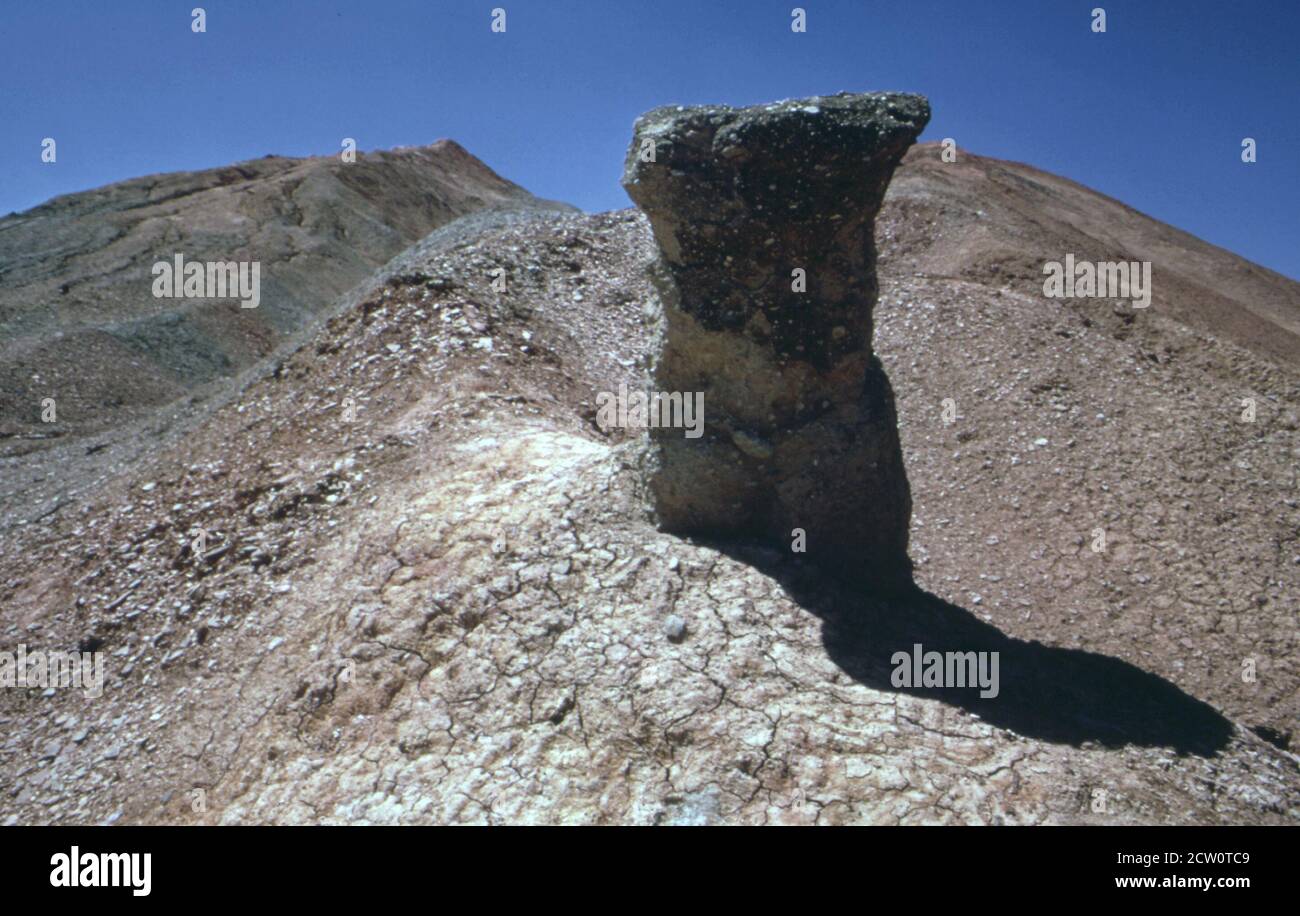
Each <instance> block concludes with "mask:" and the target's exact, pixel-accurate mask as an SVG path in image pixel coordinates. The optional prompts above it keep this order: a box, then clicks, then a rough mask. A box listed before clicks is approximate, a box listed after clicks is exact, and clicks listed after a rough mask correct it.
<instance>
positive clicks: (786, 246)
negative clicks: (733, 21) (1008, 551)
mask: <svg viewBox="0 0 1300 916" xmlns="http://www.w3.org/2000/svg"><path fill="white" fill-rule="evenodd" d="M929 115H930V111H929V105H928V103H927V102H926V100H925V99H924V98H922V97H920V96H915V95H898V94H890V93H872V94H865V95H850V94H840V95H834V96H824V97H815V98H809V99H801V100H798V101H789V102H781V103H777V104H773V105H762V106H756V107H752V108H743V109H734V108H728V107H712V106H710V107H699V108H659V109H656V110H654V111H651V112H649V113H648V114H646V115H644V116H642V117H641V118H640V119H639V120H638V121H637V123H636V127H635V131H634V136H633V141H632V146H631V149H630V150H629V153H628V158H627V163H626V167H625V171H624V177H623V185H624V187H625V188H626V190H627V192H628V194H629V196H631V198H632V199H633V201H635V202H636V204H637V205H638V206H639V207H640V208H641V209H642V210H644V211H645V213H646V215H647V216H648V217H649V218H650V221H651V224H652V226H653V229H654V234H655V239H656V240H657V242H658V243H659V247H660V249H661V252H662V255H663V257H662V261H661V263H660V264H659V265H657V266H656V268H655V273H656V278H655V279H656V286H657V287H658V289H659V292H660V295H661V297H662V299H663V307H664V314H665V328H664V336H663V340H662V345H661V348H660V350H659V353H658V357H657V359H656V362H655V366H654V381H655V386H656V389H657V390H659V391H667V392H678V391H680V392H685V393H691V392H702V393H703V395H704V424H703V434H702V435H698V436H697V437H695V438H689V437H687V436H686V435H685V431H684V430H682V429H675V428H657V429H654V430H653V431H652V433H651V436H652V441H653V444H654V461H653V465H652V469H651V476H650V489H651V492H652V493H653V497H654V502H655V509H656V513H657V515H658V519H659V523H660V525H661V527H663V528H664V529H665V530H668V531H673V532H677V533H682V534H698V535H706V536H721V537H740V538H752V539H758V540H761V541H767V542H772V543H776V544H780V545H784V546H785V547H787V548H793V549H795V550H798V549H799V548H800V547H801V546H806V551H807V555H808V557H809V559H811V560H813V561H814V562H816V563H818V564H823V565H825V566H826V568H828V569H833V570H836V571H838V572H842V573H845V574H849V575H852V576H854V577H862V578H865V579H869V580H872V581H876V582H880V583H887V582H896V581H899V580H904V581H905V580H907V579H908V578H909V576H910V564H909V561H908V559H907V533H908V523H909V517H910V514H911V497H910V495H909V492H908V485H907V477H906V475H905V473H904V470H903V462H902V454H901V451H900V448H899V441H898V431H897V420H896V416H895V410H894V396H893V391H892V390H891V389H890V386H889V380H888V378H887V377H886V376H885V373H884V370H883V369H882V368H881V366H880V363H879V361H878V360H877V359H876V357H875V355H874V354H873V353H872V350H871V335H872V320H871V312H872V308H873V307H874V305H875V302H876V295H877V282H876V269H875V260H876V254H875V243H874V239H873V227H874V221H875V216H876V213H877V212H878V211H879V209H880V205H881V203H882V201H883V199H884V194H885V188H886V187H887V186H888V184H889V179H890V176H891V175H892V174H893V171H894V167H895V166H896V165H897V164H898V161H899V159H900V158H901V157H902V155H903V153H904V152H905V151H906V150H907V148H908V147H909V146H910V145H911V144H912V143H913V142H914V141H915V139H916V137H917V135H918V134H919V133H920V132H921V130H922V129H923V128H924V127H925V124H926V122H927V121H928V120H929ZM800 532H802V537H801V536H800Z"/></svg>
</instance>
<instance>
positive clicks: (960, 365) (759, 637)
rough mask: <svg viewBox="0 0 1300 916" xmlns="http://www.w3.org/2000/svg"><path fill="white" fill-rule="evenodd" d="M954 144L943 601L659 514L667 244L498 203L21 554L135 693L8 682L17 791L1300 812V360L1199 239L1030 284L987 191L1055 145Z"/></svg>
mask: <svg viewBox="0 0 1300 916" xmlns="http://www.w3.org/2000/svg"><path fill="white" fill-rule="evenodd" d="M934 155H935V153H934V150H933V148H930V147H922V148H919V149H917V150H914V151H913V152H912V153H911V154H910V155H909V157H908V159H907V160H906V161H905V163H904V165H903V166H902V167H901V168H900V170H899V172H898V173H897V176H896V178H895V181H894V185H893V187H892V189H891V192H890V195H889V197H888V198H887V202H886V205H885V209H884V211H883V212H882V215H881V218H880V221H879V224H878V227H877V235H878V238H879V241H880V246H881V280H882V294H881V301H880V304H879V306H878V307H877V311H876V319H877V328H876V349H877V351H878V352H879V353H880V354H881V358H882V360H883V361H884V362H885V364H886V368H887V369H888V371H889V373H890V376H891V378H892V381H893V386H894V389H895V391H896V392H897V396H898V410H899V417H900V432H901V436H902V443H903V449H904V456H905V459H906V467H907V472H908V475H909V479H910V483H911V488H912V495H913V502H914V516H913V527H912V536H911V553H912V557H913V559H914V560H915V562H916V564H917V569H916V578H917V583H918V585H919V586H920V588H919V590H918V591H917V592H916V593H915V594H912V595H910V596H906V597H901V598H891V599H888V600H885V599H881V598H877V597H874V596H872V595H869V594H860V593H855V592H853V591H851V590H847V589H845V588H842V587H833V586H831V585H830V584H828V583H826V582H823V581H820V580H819V578H818V577H817V576H816V575H815V574H814V573H813V572H812V571H810V570H809V569H807V568H803V567H801V566H800V565H799V564H798V563H797V562H796V561H795V559H794V558H792V557H789V556H786V555H784V554H779V553H776V554H774V553H772V552H768V551H756V550H746V549H744V548H742V547H739V546H736V545H725V544H705V543H692V542H690V541H687V540H683V539H680V538H676V537H672V536H669V535H666V534H663V533H660V532H658V531H656V530H655V528H654V527H653V526H652V525H651V524H650V522H649V518H648V516H647V514H646V511H645V498H644V496H645V494H644V493H643V492H641V486H642V484H641V481H642V469H641V466H640V465H641V462H642V460H643V457H644V451H643V446H642V444H641V441H640V438H639V437H638V436H634V435H627V434H625V433H623V432H614V433H612V434H608V435H607V434H605V433H602V432H601V431H600V430H599V429H598V428H597V427H596V425H595V422H594V418H595V408H594V404H595V399H596V395H597V393H599V392H601V391H609V390H613V389H616V388H617V386H618V385H619V383H620V382H627V383H628V384H636V383H638V381H639V379H640V378H641V377H642V374H643V373H644V371H645V364H646V360H647V358H648V356H649V348H650V346H651V338H652V333H653V330H654V328H655V326H656V323H657V321H658V314H657V306H656V298H655V294H654V292H653V290H652V289H651V288H650V286H649V284H648V282H647V279H646V274H645V267H646V265H647V263H648V261H649V259H650V258H652V257H653V254H654V249H653V245H652V242H651V239H650V235H649V231H648V228H647V226H646V225H645V223H644V221H643V220H642V218H641V217H640V216H639V215H638V214H636V213H634V212H631V211H627V212H622V213H614V214H604V215H599V216H579V215H563V214H549V215H548V214H540V213H534V214H532V215H529V216H519V217H518V218H505V217H501V218H491V219H487V218H485V219H475V218H471V219H470V220H469V221H467V223H466V224H464V226H463V227H462V228H461V229H459V230H457V229H455V227H448V230H451V231H448V230H444V231H442V232H440V233H435V235H434V236H431V237H430V239H429V240H427V241H426V242H425V243H423V244H422V245H420V246H418V248H417V249H416V250H415V251H413V252H411V253H410V254H408V255H407V256H404V257H403V258H402V259H400V260H399V262H397V263H395V265H394V267H393V270H392V271H391V272H392V273H393V276H392V277H391V279H390V280H389V281H388V282H386V283H383V284H380V285H377V286H376V287H375V288H374V289H373V290H372V291H370V292H369V293H368V294H365V295H362V296H359V297H358V298H357V300H356V301H355V302H353V303H351V304H349V305H347V307H345V308H343V309H342V310H341V311H339V313H338V314H337V315H335V317H333V318H332V319H330V320H329V321H328V323H327V324H326V325H325V326H323V327H322V328H320V329H319V331H317V332H316V333H315V334H314V336H312V337H311V339H310V340H309V341H307V342H306V343H305V344H304V345H303V346H301V347H300V348H298V349H296V350H294V351H292V352H291V353H287V354H285V355H284V356H283V357H280V358H277V360H276V361H275V363H274V364H273V365H272V366H270V367H268V370H267V371H266V372H265V373H263V374H260V375H259V376H257V377H253V378H250V379H249V380H248V381H247V382H246V383H245V384H244V385H243V387H241V388H240V389H239V390H237V391H235V392H233V393H232V394H231V399H230V402H229V403H228V404H225V405H224V406H220V407H217V408H216V409H214V410H213V412H212V413H211V415H210V416H208V417H207V418H206V419H204V421H203V422H202V423H199V424H198V425H196V426H195V427H194V428H193V429H192V430H191V431H190V432H189V433H188V434H187V435H186V436H184V437H176V436H171V437H170V438H168V437H167V436H166V435H164V436H163V438H162V440H161V441H162V443H163V444H162V445H160V446H159V447H158V448H157V449H156V450H155V451H153V452H152V453H150V454H148V455H147V456H145V457H144V458H142V459H141V460H139V461H135V462H132V463H131V464H130V465H129V466H126V467H123V468H121V469H120V471H117V472H115V473H113V474H112V475H110V477H109V478H108V479H106V480H105V481H104V482H103V483H102V484H101V485H99V486H98V487H97V489H96V490H95V491H94V492H93V493H88V494H86V495H83V496H80V497H78V498H76V499H74V500H70V501H69V502H68V503H67V504H66V505H63V506H62V507H61V508H56V509H55V510H53V511H52V512H51V513H50V514H48V515H47V516H46V517H44V518H43V519H41V520H40V521H39V522H37V523H33V524H27V525H22V526H16V527H14V528H12V529H11V533H10V534H8V535H6V537H5V538H4V539H3V540H2V541H0V570H3V573H0V607H3V608H4V614H5V617H4V619H3V633H4V640H5V642H6V643H17V642H25V643H26V644H28V645H29V646H32V647H50V648H53V647H60V648H72V647H76V646H78V645H81V646H83V647H93V648H98V649H100V650H102V651H103V652H105V653H107V657H108V659H109V664H108V682H107V685H106V689H105V693H104V696H103V697H102V698H101V699H98V700H90V701H88V700H86V699H85V698H83V697H81V696H80V695H79V694H78V693H77V692H75V691H53V692H51V693H50V695H43V694H42V692H41V691H39V690H34V691H28V692H26V693H23V692H20V691H12V690H11V691H4V692H3V693H2V694H0V704H3V705H2V706H0V715H2V716H3V719H4V722H5V726H6V727H5V729H4V738H3V744H0V774H3V775H2V776H0V785H3V787H4V789H3V791H4V795H3V797H2V800H0V810H2V811H3V813H4V815H5V817H7V818H8V819H9V820H10V821H11V822H23V823H28V822H48V821H52V822H102V821H113V822H172V821H183V822H190V821H197V822H205V823H206V822H276V823H281V822H290V823H299V822H342V821H365V822H375V823H379V822H383V823H388V822H461V821H465V822H519V821H538V822H552V821H564V822H617V823H622V822H637V823H653V822H658V823H700V822H715V821H724V820H725V821H728V822H755V823H761V822H769V823H771V822H784V823H805V822H822V823H827V822H869V823H916V822H966V823H976V822H984V823H998V822H1014V823H1037V822H1057V823H1061V822H1095V823H1106V822H1141V823H1179V822H1189V823H1243V822H1249V823H1281V822H1287V821H1292V820H1294V819H1295V817H1296V816H1297V813H1300V769H1298V768H1297V759H1296V757H1295V756H1294V754H1292V753H1290V752H1289V751H1288V750H1286V749H1284V748H1285V747H1286V745H1287V744H1288V742H1289V741H1290V730H1291V728H1292V724H1293V723H1294V721H1295V718H1296V712H1297V673H1296V671H1295V669H1294V667H1293V661H1292V660H1293V659H1294V658H1295V657H1296V648H1297V647H1296V644H1295V639H1296V637H1295V617H1296V611H1297V607H1296V605H1295V600H1296V599H1295V596H1296V595H1297V594H1298V593H1300V589H1297V587H1296V586H1297V584H1300V583H1297V582H1296V578H1297V575H1298V574H1300V563H1298V562H1297V560H1298V559H1300V547H1298V546H1297V543H1296V536H1297V522H1298V521H1300V517H1298V515H1297V505H1296V502H1295V497H1294V493H1295V484H1296V480H1295V467H1296V462H1295V459H1296V458H1297V457H1298V455H1297V449H1298V448H1300V442H1298V441H1297V433H1296V420H1295V416H1294V413H1293V412H1292V408H1291V407H1290V406H1289V405H1292V404H1294V403H1295V397H1296V394H1297V391H1296V381H1297V380H1296V376H1295V372H1294V370H1293V369H1291V368H1289V367H1288V366H1287V365H1286V363H1285V361H1284V360H1282V359H1281V358H1280V357H1279V356H1278V354H1276V353H1273V352H1271V351H1262V352H1256V351H1252V350H1251V349H1249V348H1247V347H1243V346H1241V345H1240V344H1239V343H1237V342H1234V341H1235V340H1237V338H1235V337H1233V335H1232V334H1230V333H1228V331H1227V330H1224V331H1222V332H1221V333H1212V332H1211V331H1207V330H1206V329H1205V327H1203V326H1201V325H1198V324H1197V323H1196V322H1194V321H1193V322H1191V323H1190V324H1189V323H1185V322H1184V320H1182V319H1183V318H1184V317H1185V316H1184V315H1183V314H1182V313H1181V312H1179V311H1178V310H1177V307H1176V306H1173V305H1168V306H1167V305H1166V302H1165V300H1164V299H1163V298H1162V297H1164V296H1165V295H1167V293H1166V292H1165V289H1166V287H1164V286H1163V285H1162V281H1161V280H1160V279H1159V278H1160V277H1161V276H1166V277H1170V276H1175V277H1176V276H1177V275H1176V271H1177V270H1178V269H1180V265H1179V264H1178V263H1167V264H1162V262H1161V261H1160V260H1159V259H1158V256H1153V257H1152V259H1153V260H1154V261H1155V269H1156V276H1157V287H1156V290H1157V294H1156V299H1155V303H1154V305H1153V307H1152V308H1151V309H1148V310H1146V311H1145V312H1141V313H1134V312H1133V310H1132V309H1131V307H1129V306H1125V305H1124V304H1122V303H1118V302H1115V303H1111V302H1100V301H1096V300H1084V301H1077V302H1069V301H1061V300H1045V299H1044V298H1043V297H1042V294H1041V274H1040V273H1038V271H1039V269H1040V268H1041V262H1038V263H1037V264H1035V262H1034V260H1033V259H1034V258H1036V257H1039V256H1040V253H1039V252H1038V251H1037V250H1036V249H1031V248H1028V247H1026V248H1025V249H1024V252H1023V264H1022V267H1023V269H1019V268H1018V269H1017V270H1018V272H1012V273H1008V272H1007V271H1006V269H1005V266H1004V265H1005V264H1006V263H1007V262H1006V261H1005V260H997V259H992V260H988V261H987V262H986V261H985V260H982V258H984V255H983V254H981V253H980V251H976V250H975V249H972V248H971V246H970V245H969V244H968V242H969V239H970V238H971V234H970V232H968V231H967V229H966V227H968V226H969V225H971V224H972V221H977V220H982V219H984V218H985V216H981V215H980V210H981V209H982V210H983V212H984V214H986V215H987V214H989V213H993V212H995V211H993V210H992V209H991V208H984V207H980V206H976V207H975V209H974V211H972V210H971V204H972V201H975V200H978V199H979V191H978V189H979V187H980V186H981V182H983V181H984V180H985V178H984V177H983V176H982V173H983V172H986V171H997V170H999V169H1004V170H1011V171H1015V169H1017V168H1019V167H1013V166H1011V165H1009V164H999V163H990V161H989V160H973V161H968V162H967V163H965V164H964V165H963V169H964V171H961V172H953V173H947V172H943V171H941V170H942V169H944V168H946V167H947V166H948V165H949V164H943V163H939V162H937V161H935V162H931V161H930V159H932V158H933V157H934ZM963 176H966V177H963ZM1003 193H1004V194H1006V195H1010V194H1011V192H1010V191H1005V190H1004V192H1003ZM1007 206H1008V207H1011V205H1010V204H1007ZM1026 206H1028V205H1026ZM1072 206H1077V207H1083V208H1084V209H1087V208H1088V207H1089V206H1092V207H1094V208H1102V209H1104V206H1109V203H1108V202H1105V201H1104V200H1102V199H1101V198H1098V197H1096V196H1095V195H1094V196H1093V197H1092V198H1090V197H1088V196H1087V195H1086V194H1081V195H1080V197H1079V199H1078V200H1077V201H1075V202H1074V203H1073V204H1072ZM1012 209H1014V207H1013V208H1012ZM1030 209H1031V210H1033V211H1034V212H1046V211H1042V210H1041V208H1037V205H1035V206H1034V207H1030ZM999 219H1001V217H999ZM1098 219H1101V217H1100V216H1099V217H1098ZM1147 223H1148V224H1149V227H1148V228H1147V229H1145V230H1143V229H1142V227H1141V226H1138V227H1137V229H1135V230H1133V231H1135V232H1138V233H1139V234H1141V232H1142V231H1145V232H1149V233H1156V232H1157V231H1158V230H1159V228H1160V227H1159V224H1155V223H1154V222H1153V221H1147ZM995 228H996V230H997V233H998V234H999V235H998V237H999V238H1004V237H1005V238H1013V239H1014V238H1017V237H1024V238H1028V237H1029V236H1021V235H1019V233H1020V232H1021V227H1020V226H1019V225H1018V224H1017V223H1015V222H1014V221H1012V220H1011V218H1010V217H1007V218H1006V221H1005V224H1003V223H999V225H998V226H997V227H995ZM1060 232H1061V233H1062V234H1064V233H1065V230H1064V229H1062V230H1060ZM1030 235H1032V233H1031V234H1030ZM1035 238H1037V237H1036V236H1035ZM1040 241H1041V240H1038V241H1036V242H1035V243H1036V244H1038V243H1039V242H1040ZM999 244H1002V243H1001V242H999ZM1027 244H1028V243H1026V245H1027ZM1188 244H1191V243H1188ZM1197 244H1199V243H1197ZM1070 250H1075V251H1076V253H1077V254H1079V256H1081V257H1082V256H1095V257H1100V256H1101V254H1100V253H1098V254H1096V255H1091V254H1089V250H1088V249H1087V248H1085V247H1079V248H1077V249H1070ZM1153 250H1154V249H1153ZM972 252H973V253H972ZM1059 254H1060V252H1057V255H1059ZM1120 254H1121V255H1123V254H1127V255H1128V256H1130V257H1139V256H1140V253H1139V252H1121V253H1120ZM999 265H1002V266H999ZM496 268H504V270H505V276H506V280H507V285H506V289H505V291H501V290H499V289H497V288H494V286H493V284H492V276H491V272H492V271H493V270H494V269H496ZM1244 269H1245V268H1243V270H1244ZM1187 282H1189V283H1190V282H1192V279H1188V280H1187ZM1177 283H1178V281H1177V280H1176V279H1173V280H1171V281H1170V287H1169V288H1172V289H1177V288H1178V287H1177ZM1278 288H1279V289H1281V290H1283V291H1284V292H1285V291H1286V290H1287V289H1288V287H1287V286H1286V285H1285V283H1282V284H1278ZM1289 289H1290V291H1291V292H1290V295H1292V296H1293V297H1294V296H1295V286H1294V284H1292V285H1291V286H1290V287H1289ZM1292 301H1294V299H1293V300H1292ZM1184 307H1187V308H1190V306H1184ZM1207 314H1209V315H1211V317H1212V315H1213V312H1212V311H1210V312H1207ZM1247 396H1253V397H1255V398H1256V399H1257V402H1258V405H1259V409H1258V414H1257V418H1256V421H1255V422H1254V423H1251V424H1247V423H1242V422H1240V420H1239V416H1240V413H1241V408H1240V404H1239V401H1240V399H1241V398H1242V397H1247ZM945 398H951V399H953V401H954V402H955V406H956V409H957V417H956V421H955V422H953V423H951V424H948V423H945V422H944V420H943V416H942V401H943V400H944V399H945ZM49 473H57V468H51V469H50V471H49ZM1098 527H1100V528H1102V529H1104V530H1105V532H1106V534H1107V539H1106V540H1107V547H1106V550H1105V551H1104V552H1101V553H1094V552H1093V551H1092V550H1091V546H1090V545H1091V542H1092V531H1093V529H1095V528H1098ZM200 533H202V534H204V536H205V540H206V543H205V544H204V552H203V553H201V554H200V553H196V551H195V549H194V544H195V538H196V537H197V536H198V535H199V534H200ZM917 641H919V642H923V643H925V644H926V645H927V647H934V648H939V649H943V648H949V647H960V648H988V649H991V650H995V651H999V652H1000V653H1002V657H1003V662H1002V665H1003V669H1002V670H1003V687H1002V692H1001V694H1000V696H999V697H998V698H997V699H996V700H989V701H981V700H972V699H969V698H967V697H965V696H959V695H956V694H953V693H950V692H949V693H945V692H943V691H938V690H921V689H918V690H907V691H900V690H898V689H895V688H894V687H892V686H891V684H890V677H889V674H890V665H889V658H890V655H891V653H892V652H893V651H894V650H896V649H899V648H909V647H910V646H911V644H912V643H913V642H917ZM1247 657H1249V658H1253V659H1254V660H1255V661H1256V664H1257V669H1258V677H1257V680H1256V681H1255V682H1253V683H1245V682H1243V681H1242V679H1241V671H1242V664H1241V663H1242V660H1243V659H1245V658H1247ZM1252 728H1254V729H1258V730H1259V731H1260V732H1261V733H1263V734H1264V735H1266V736H1267V737H1268V739H1269V740H1267V741H1266V740H1264V739H1262V738H1261V737H1259V736H1258V735H1257V734H1256V733H1255V732H1253V731H1252V730H1251V729H1252ZM1099 799H1101V804H1100V805H1099V804H1098V800H1099Z"/></svg>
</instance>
